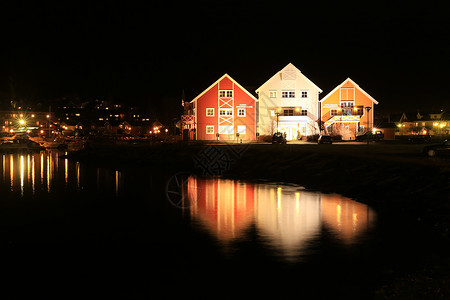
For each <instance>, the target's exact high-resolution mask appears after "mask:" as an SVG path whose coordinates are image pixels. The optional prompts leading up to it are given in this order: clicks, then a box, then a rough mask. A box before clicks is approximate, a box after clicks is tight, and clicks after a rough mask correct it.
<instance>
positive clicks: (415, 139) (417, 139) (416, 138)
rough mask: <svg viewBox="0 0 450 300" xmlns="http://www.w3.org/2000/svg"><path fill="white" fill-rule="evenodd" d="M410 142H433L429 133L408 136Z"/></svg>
mask: <svg viewBox="0 0 450 300" xmlns="http://www.w3.org/2000/svg"><path fill="white" fill-rule="evenodd" d="M408 141H409V142H410V143H429V142H431V136H430V135H429V134H423V135H422V134H420V135H413V136H410V137H409V138H408Z"/></svg>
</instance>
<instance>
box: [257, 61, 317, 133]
mask: <svg viewBox="0 0 450 300" xmlns="http://www.w3.org/2000/svg"><path fill="white" fill-rule="evenodd" d="M283 91H295V98H283V97H282V92H283ZM302 91H307V92H308V97H307V98H302ZM271 92H276V97H271V95H270V93H271ZM319 92H321V90H320V89H319V88H318V87H317V86H315V85H314V83H312V82H311V81H310V80H309V79H308V78H307V77H306V76H305V75H303V74H302V73H301V72H300V70H298V69H297V68H296V67H295V66H294V65H292V64H288V65H287V66H286V67H285V68H283V69H282V70H281V71H279V72H278V73H276V74H275V75H274V76H272V78H270V79H269V80H268V81H267V82H265V83H264V84H263V85H262V86H261V87H259V88H258V90H257V93H258V100H259V122H258V127H259V128H258V129H259V133H260V135H271V134H273V133H274V132H276V130H277V129H276V116H274V114H276V113H280V114H281V115H280V116H281V117H282V118H281V119H280V117H279V127H280V128H285V127H293V128H294V129H295V128H305V129H306V132H303V135H312V134H314V133H315V131H317V130H318V128H317V126H316V120H317V119H318V101H319ZM285 109H293V111H294V115H293V116H284V115H283V113H284V110H285ZM302 110H307V115H306V116H304V115H301V114H300V112H301V111H302Z"/></svg>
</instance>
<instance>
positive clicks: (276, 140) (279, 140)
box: [272, 132, 286, 144]
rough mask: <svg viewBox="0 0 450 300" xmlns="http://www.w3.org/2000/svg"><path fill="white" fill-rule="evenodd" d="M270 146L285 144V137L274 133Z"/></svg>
mask: <svg viewBox="0 0 450 300" xmlns="http://www.w3.org/2000/svg"><path fill="white" fill-rule="evenodd" d="M272 144H286V136H285V135H284V133H282V132H275V133H274V134H273V136H272Z"/></svg>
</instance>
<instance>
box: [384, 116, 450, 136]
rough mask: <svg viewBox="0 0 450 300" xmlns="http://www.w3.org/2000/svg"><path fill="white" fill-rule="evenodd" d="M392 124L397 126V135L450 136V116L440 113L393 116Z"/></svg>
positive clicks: (390, 117) (391, 118)
mask: <svg viewBox="0 0 450 300" xmlns="http://www.w3.org/2000/svg"><path fill="white" fill-rule="evenodd" d="M389 119H390V121H391V122H394V123H395V125H396V126H397V135H448V134H450V114H448V113H446V112H444V111H438V112H415V113H413V112H410V113H406V112H404V113H402V114H392V115H390V116H389Z"/></svg>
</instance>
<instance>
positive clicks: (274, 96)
mask: <svg viewBox="0 0 450 300" xmlns="http://www.w3.org/2000/svg"><path fill="white" fill-rule="evenodd" d="M276 97H277V91H269V98H276Z"/></svg>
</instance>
